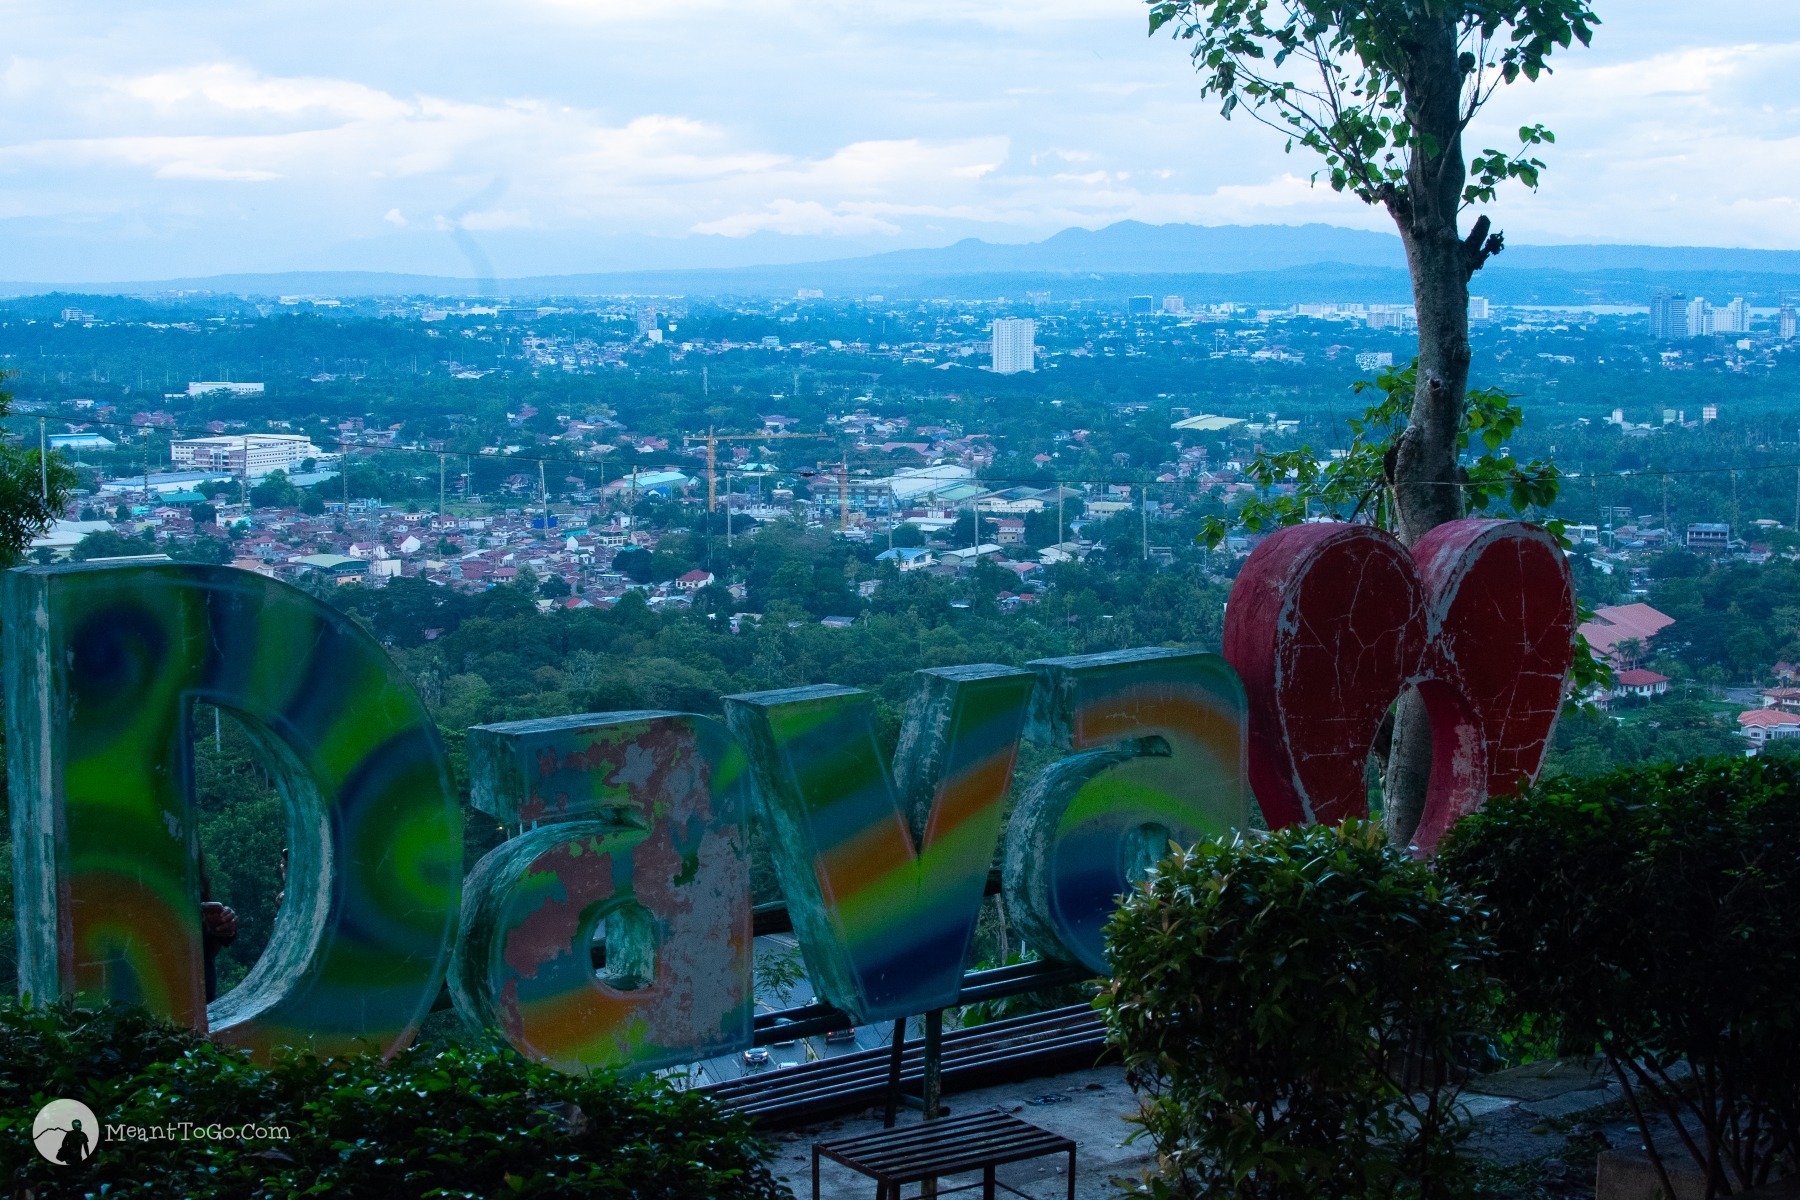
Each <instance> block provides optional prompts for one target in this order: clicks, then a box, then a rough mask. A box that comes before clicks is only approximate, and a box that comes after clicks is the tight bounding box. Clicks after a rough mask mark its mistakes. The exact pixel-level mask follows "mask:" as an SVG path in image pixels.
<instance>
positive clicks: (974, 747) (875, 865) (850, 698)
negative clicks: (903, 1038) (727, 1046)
mask: <svg viewBox="0 0 1800 1200" xmlns="http://www.w3.org/2000/svg"><path fill="white" fill-rule="evenodd" d="M913 680H914V686H913V694H912V697H911V699H910V700H909V701H908V704H907V710H906V721H905V724H904V726H903V727H902V729H901V732H900V742H899V746H898V747H897V749H896V751H895V755H894V757H895V769H894V773H893V775H892V776H890V775H889V774H888V770H887V763H886V762H885V761H884V758H885V756H884V755H883V754H882V752H881V747H880V745H879V743H878V741H877V738H876V729H875V704H874V697H873V696H872V695H871V694H870V693H868V692H865V691H861V690H859V689H857V688H846V687H838V686H836V685H834V684H823V685H820V686H818V687H803V688H786V689H782V690H779V691H772V692H755V693H751V694H749V695H743V696H727V697H726V698H725V723H726V724H727V725H728V726H729V727H730V729H731V732H732V733H733V734H735V735H736V736H737V739H738V741H739V742H740V743H741V744H742V745H743V747H744V750H745V753H746V754H747V755H748V756H749V760H750V774H751V778H752V780H753V782H754V784H755V794H756V803H757V809H758V811H759V813H760V814H761V816H762V820H763V822H764V830H765V833H766V836H767V837H768V841H769V850H770V852H771V856H772V857H773V859H774V864H775V875H776V878H777V879H778V880H779V881H780V883H781V889H782V892H783V893H784V894H785V895H786V896H787V901H788V912H789V915H790V916H791V917H792V919H793V922H794V932H795V934H796V935H797V936H798V938H799V940H800V950H801V953H802V955H803V956H804V957H805V960H806V968H807V974H808V975H809V976H810V978H811V980H812V983H813V986H814V988H816V989H817V991H818V993H819V995H820V997H821V998H822V999H824V1000H826V1001H828V1002H830V1003H831V1004H834V1005H836V1006H837V1007H838V1008H841V1009H843V1010H844V1011H846V1012H848V1013H850V1014H851V1015H852V1017H853V1018H854V1019H856V1020H857V1021H865V1022H866V1021H878V1020H883V1019H888V1018H893V1017H901V1016H908V1015H911V1014H913V1013H920V1012H928V1011H930V1010H932V1009H936V1008H943V1007H946V1006H948V1005H951V1004H954V1003H955V1002H956V997H957V994H958V992H959V991H960V990H961V987H962V974H963V964H964V960H965V959H966V958H967V956H968V951H969V943H970V942H971V941H972V940H973V939H974V936H975V922H976V919H977V918H978V917H979V916H980V915H981V901H982V897H983V895H984V894H985V891H986V885H987V878H988V870H989V868H990V867H991V866H992V864H993V861H994V851H995V849H996V847H997V846H998V844H999V840H1000V831H1001V824H1002V820H1003V818H1004V810H1005V805H1006V794H1007V789H1008V788H1009V787H1010V786H1011V783H1012V774H1013V767H1014V765H1015V764H1016V763H1017V761H1018V754H1019V738H1020V736H1021V734H1022V733H1023V731H1024V725H1025V714H1026V710H1027V707H1028V705H1029V702H1030V699H1031V690H1032V687H1033V684H1034V677H1033V675H1032V674H1031V672H1029V671H1016V670H1013V669H1012V668H1009V667H1000V666H994V665H992V664H982V665H977V666H969V667H946V668H940V669H937V670H930V671H919V672H916V673H915V674H914V676H913Z"/></svg>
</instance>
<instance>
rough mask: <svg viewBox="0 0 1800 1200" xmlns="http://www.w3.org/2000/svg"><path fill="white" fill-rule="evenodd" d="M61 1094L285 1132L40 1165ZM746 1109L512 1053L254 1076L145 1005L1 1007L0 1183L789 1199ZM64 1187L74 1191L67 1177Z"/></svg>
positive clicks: (221, 1194) (104, 1190)
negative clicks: (40, 1137) (45, 1115)
mask: <svg viewBox="0 0 1800 1200" xmlns="http://www.w3.org/2000/svg"><path fill="white" fill-rule="evenodd" d="M55 1097H69V1098H71V1099H78V1100H81V1101H83V1102H84V1103H86V1104H87V1105H88V1107H90V1108H92V1109H93V1110H94V1112H95V1114H96V1116H97V1117H98V1118H99V1120H100V1122H101V1124H102V1125H103V1126H105V1125H139V1126H167V1125H169V1124H170V1123H171V1122H174V1123H179V1122H183V1121H188V1122H193V1123H196V1124H199V1125H211V1124H213V1123H219V1124H226V1125H233V1126H241V1125H243V1124H245V1123H251V1124H254V1125H258V1126H264V1127H270V1126H274V1127H285V1130H286V1133H287V1135H288V1136H287V1137H286V1139H285V1140H283V1139H280V1138H265V1139H263V1140H260V1141H250V1142H242V1143H240V1142H236V1141H213V1140H186V1141H183V1140H179V1138H178V1139H177V1140H169V1141H153V1142H135V1143H133V1142H114V1141H107V1142H103V1143H102V1144H101V1146H100V1147H99V1150H98V1153H96V1154H95V1155H94V1157H92V1158H90V1159H89V1160H88V1162H87V1163H86V1164H85V1165H83V1166H82V1167H81V1168H79V1169H78V1170H76V1171H72V1170H71V1169H70V1168H68V1167H62V1166H55V1165H52V1164H50V1163H48V1162H46V1161H44V1160H43V1159H41V1158H40V1157H39V1156H38V1155H37V1154H36V1153H35V1152H34V1151H33V1150H32V1148H31V1122H32V1118H33V1116H34V1115H35V1114H36V1112H37V1110H38V1108H39V1107H40V1106H41V1105H42V1104H43V1103H44V1102H45V1101H46V1100H49V1099H52V1098H55ZM763 1158H764V1148H763V1146H762V1144H761V1143H760V1142H758V1141H757V1140H756V1138H755V1137H754V1136H753V1135H752V1134H751V1133H750V1131H749V1129H748V1127H747V1126H746V1124H745V1123H744V1122H743V1120H742V1119H741V1118H739V1117H737V1116H735V1115H732V1114H729V1113H725V1112H722V1111H721V1110H720V1109H718V1108H717V1107H716V1106H714V1105H713V1104H712V1103H711V1102H710V1101H708V1100H706V1099H705V1098H704V1097H702V1096H699V1095H696V1094H693V1093H684V1092H680V1091H677V1090H675V1089H674V1088H672V1087H670V1086H668V1085H667V1084H665V1083H662V1082H660V1081H657V1080H653V1079H644V1080H637V1081H632V1082H627V1081H623V1080H620V1079H618V1078H617V1077H615V1076H612V1075H606V1074H597V1075H593V1076H589V1077H586V1078H575V1077H571V1076H566V1075H559V1074H557V1073H556V1072H554V1071H551V1070H548V1069H546V1068H543V1067H538V1066H535V1065H532V1064H529V1063H526V1062H524V1061H523V1060H521V1059H519V1058H518V1057H517V1056H516V1055H512V1054H494V1053H476V1052H469V1051H464V1050H454V1049H453V1050H440V1051H425V1050H411V1051H406V1052H403V1053H402V1054H400V1055H398V1056H397V1057H396V1058H395V1059H394V1060H393V1061H391V1062H388V1063H383V1062H382V1061H381V1060H380V1059H378V1058H375V1057H365V1058H355V1059H337V1060H332V1061H323V1062H322V1061H320V1060H318V1059H316V1058H311V1057H302V1056H295V1057H291V1058H286V1059H283V1060H280V1061H278V1062H276V1063H275V1064H274V1065H273V1066H269V1067H264V1066H258V1065H256V1064H254V1063H251V1062H250V1061H249V1060H248V1059H246V1058H244V1057H243V1056H241V1055H239V1054H237V1053H234V1052H232V1051H229V1050H226V1049H222V1048H220V1047H217V1046H214V1045H213V1044H211V1043H210V1042H208V1041H207V1040H206V1039H205V1038H203V1037H200V1036H199V1035H197V1034H194V1033H191V1032H188V1031H185V1030H178V1029H175V1028H173V1027H171V1026H168V1025H164V1024H161V1023H159V1022H157V1021H155V1020H154V1019H152V1018H150V1017H148V1016H147V1015H146V1014H144V1013H143V1012H141V1011H140V1010H136V1009H130V1008H124V1007H119V1008H112V1009H107V1010H105V1011H93V1010H84V1009H78V1008H71V1007H56V1008H48V1009H27V1008H19V1007H17V1006H14V1005H12V1004H7V1005H5V1006H4V1007H0V1179H5V1180H6V1181H8V1182H9V1183H10V1184H12V1186H13V1188H14V1190H15V1192H17V1191H19V1190H20V1189H21V1185H24V1186H26V1187H38V1188H44V1189H46V1190H44V1191H43V1192H41V1193H40V1194H43V1195H56V1196H64V1195H69V1196H75V1195H80V1196H101V1195H129V1196H181V1197H188V1198H193V1200H210V1198H215V1197H216V1198H219V1200H225V1198H231V1200H240V1198H243V1200H249V1198H256V1200H262V1198H269V1200H275V1198H277V1197H279V1198H282V1200H287V1198H291V1197H302V1196H331V1197H333V1198H334V1200H365V1198H366V1200H408V1198H412V1197H420V1198H424V1197H433V1198H436V1197H442V1198H444V1200H463V1198H468V1200H475V1198H480V1200H488V1198H490V1197H497V1196H506V1197H515V1196H516V1197H531V1198H535V1200H548V1198H552V1197H577V1196H579V1197H583V1198H584V1200H586V1198H589V1197H595V1198H605V1197H620V1198H624V1197H630V1198H631V1200H665V1198H666V1200H697V1198H700V1197H714V1196H731V1197H743V1198H744V1200H776V1198H777V1197H780V1198H782V1200H786V1197H787V1195H788V1193H787V1190H786V1189H785V1188H783V1187H782V1186H781V1185H779V1184H778V1183H777V1182H776V1181H775V1179H774V1178H773V1176H772V1175H771V1174H770V1172H769V1170H768V1168H767V1166H766V1165H765V1164H764V1162H763ZM72 1184H73V1185H74V1186H73V1187H71V1185H72Z"/></svg>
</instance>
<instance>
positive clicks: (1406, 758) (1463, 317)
mask: <svg viewBox="0 0 1800 1200" xmlns="http://www.w3.org/2000/svg"><path fill="white" fill-rule="evenodd" d="M1401 86H1402V89H1403V91H1404V93H1405V96H1406V109H1407V118H1408V123H1409V124H1410V125H1411V127H1412V129H1413V131H1414V133H1415V135H1416V136H1417V137H1418V138H1419V141H1418V142H1417V144H1415V145H1414V147H1413V151H1412V155H1411V159H1410V162H1409V163H1408V167H1407V179H1406V188H1405V190H1404V191H1401V192H1396V193H1395V194H1394V195H1393V196H1391V197H1390V199H1389V200H1388V205H1387V207H1388V212H1389V214H1390V215H1391V216H1392V217H1393V218H1394V223H1395V225H1396V226H1398V228H1399V232H1400V240H1401V242H1402V244H1403V245H1404V246H1405V247H1406V265H1407V269H1408V270H1409V271H1410V272H1411V275H1412V287H1413V303H1414V305H1415V307H1416V308H1417V310H1418V314H1419V371H1418V385H1417V390H1416V391H1415V392H1414V393H1413V406H1412V412H1411V414H1410V416H1409V418H1408V421H1407V426H1406V429H1405V430H1404V431H1403V432H1402V433H1401V435H1400V438H1399V440H1398V442H1397V443H1396V444H1395V446H1394V449H1393V452H1392V454H1391V455H1390V458H1389V462H1390V464H1391V466H1390V468H1389V469H1390V477H1389V483H1390V484H1391V485H1392V487H1393V491H1394V509H1395V515H1396V518H1397V524H1398V527H1399V528H1398V532H1399V536H1400V540H1401V541H1402V542H1404V543H1405V544H1406V545H1408V546H1412V545H1413V544H1414V543H1416V542H1417V541H1418V540H1419V539H1420V538H1421V537H1423V536H1425V534H1426V533H1428V532H1429V531H1430V530H1432V529H1434V528H1436V527H1437V526H1439V525H1442V524H1443V523H1444V522H1446V521H1454V520H1456V519H1457V518H1459V517H1461V516H1462V485H1461V482H1460V481H1461V469H1460V467H1459V464H1458V463H1457V447H1456V441H1457V433H1458V431H1459V429H1460V428H1461V425H1462V416H1463V397H1464V395H1465V393H1466V392H1467V391H1468V386H1469V358H1470V352H1469V279H1470V276H1471V275H1473V274H1474V272H1475V270H1476V269H1477V268H1478V267H1479V266H1480V264H1481V262H1482V260H1483V259H1484V258H1485V257H1486V256H1487V255H1488V254H1490V253H1493V252H1494V251H1495V250H1497V248H1498V244H1499V243H1498V239H1492V240H1490V239H1489V237H1488V232H1487V221H1486V219H1485V218H1483V219H1482V220H1480V221H1478V222H1477V223H1476V226H1475V231H1474V232H1473V233H1472V234H1471V236H1470V238H1469V239H1468V240H1467V241H1465V240H1464V239H1463V238H1462V236H1461V235H1460V234H1459V233H1458V232H1457V217H1458V214H1459V212H1460V210H1461V208H1462V190H1463V184H1464V182H1465V180H1466V178H1467V173H1468V172H1467V168H1466V166H1465V164H1464V162H1463V148H1462V134H1461V132H1460V129H1459V125H1460V122H1461V118H1462V90H1463V71H1462V66H1461V64H1460V62H1459V61H1458V47H1457V36H1456V26H1455V24H1454V22H1452V21H1449V20H1443V19H1439V20H1434V21H1431V22H1429V23H1427V24H1425V25H1424V26H1422V27H1421V28H1420V30H1419V38H1418V40H1417V41H1416V42H1415V43H1413V44H1412V45H1411V46H1410V47H1409V53H1408V55H1407V62H1406V66H1405V68H1404V70H1403V71H1402V73H1401ZM1427 151H1433V153H1427ZM1430 777H1431V721H1430V718H1429V717H1427V716H1426V713H1425V707H1424V704H1423V702H1422V701H1421V700H1420V699H1419V696H1418V694H1417V693H1416V692H1408V693H1406V694H1405V695H1403V696H1402V697H1401V698H1400V700H1399V702H1398V709H1397V711H1396V712H1395V721H1394V740H1393V749H1392V752H1391V753H1390V754H1389V756H1388V764H1387V773H1386V778H1385V779H1384V780H1383V784H1382V794H1383V807H1382V815H1383V820H1384V822H1385V824H1386V826H1387V831H1388V837H1389V839H1390V840H1391V841H1392V842H1393V843H1394V844H1395V845H1398V846H1404V845H1406V844H1407V843H1408V842H1410V841H1411V839H1412V835H1413V833H1414V832H1415V831H1416V830H1417V829H1418V825H1419V818H1420V816H1421V815H1422V814H1423V812H1424V808H1425V790H1426V786H1427V784H1428V782H1429V780H1430Z"/></svg>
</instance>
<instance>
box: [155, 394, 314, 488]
mask: <svg viewBox="0 0 1800 1200" xmlns="http://www.w3.org/2000/svg"><path fill="white" fill-rule="evenodd" d="M258 386H261V385H258ZM332 457H333V456H330V455H326V454H324V453H323V452H321V451H320V450H319V448H318V447H317V446H315V445H313V444H312V439H311V438H309V437H306V436H305V435H304V434H297V433H240V434H224V435H221V436H219V437H197V438H178V439H176V440H175V441H173V442H170V443H169V461H170V463H171V464H172V465H173V466H174V467H175V469H176V470H187V471H205V470H214V471H230V472H231V473H232V474H233V475H237V476H239V477H241V478H245V479H261V478H262V477H263V476H265V475H267V474H269V473H270V472H271V471H286V472H288V473H289V474H293V473H294V472H295V471H297V470H299V469H300V464H301V463H303V462H305V461H306V460H307V459H309V458H310V459H313V460H314V461H315V462H317V461H319V460H321V459H327V458H332Z"/></svg>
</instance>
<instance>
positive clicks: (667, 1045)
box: [450, 712, 753, 1072]
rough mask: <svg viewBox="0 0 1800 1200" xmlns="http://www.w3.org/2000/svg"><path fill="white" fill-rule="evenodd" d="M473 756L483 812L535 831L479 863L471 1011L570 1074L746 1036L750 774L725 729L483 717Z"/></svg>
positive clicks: (702, 724) (661, 722)
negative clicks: (598, 942)
mask: <svg viewBox="0 0 1800 1200" xmlns="http://www.w3.org/2000/svg"><path fill="white" fill-rule="evenodd" d="M469 760H470V761H469V771H470V776H471V781H472V784H473V791H474V802H475V806H476V807H477V808H479V809H481V810H482V811H484V812H487V813H491V814H492V815H494V816H497V817H499V818H500V819H501V820H502V821H504V822H505V823H506V824H507V825H508V826H511V827H522V828H524V829H525V831H526V832H524V833H523V834H521V835H520V836H518V837H515V838H513V839H512V840H511V841H509V842H507V843H506V844H505V845H504V846H501V847H499V848H498V849H496V850H494V851H492V852H491V853H489V854H488V855H487V856H486V857H484V858H483V859H482V860H481V861H480V862H479V863H477V864H476V866H475V869H474V870H473V871H471V872H470V873H469V879H468V884H467V887H466V888H465V890H464V897H463V941H462V943H461V944H460V945H458V946H457V949H456V957H455V960H454V963H453V965H452V967H451V971H450V994H451V996H452V998H453V999H454V1000H455V1001H456V1007H457V1010H458V1011H459V1012H460V1013H461V1014H462V1016H463V1019H464V1020H465V1021H468V1022H469V1023H470V1024H472V1025H474V1026H476V1027H477V1028H487V1029H494V1030H498V1031H499V1032H500V1033H501V1034H502V1035H503V1036H504V1037H505V1038H506V1039H507V1041H509V1042H511V1043H512V1045H513V1046H514V1047H515V1048H516V1049H517V1050H518V1051H519V1052H520V1053H521V1054H524V1055H526V1056H527V1057H529V1058H533V1059H535V1060H537V1061H539V1062H543V1063H548V1064H549V1065H551V1066H553V1067H556V1068H557V1069H558V1070H563V1071H572V1072H580V1071H585V1070H591V1069H593V1068H595V1067H630V1068H632V1069H635V1070H650V1069H653V1068H656V1067H666V1066H674V1065H677V1064H680V1063H690V1062H694V1061H695V1060H697V1059H701V1058H707V1057H710V1056H712V1055H715V1054H727V1053H730V1052H731V1051H733V1050H737V1049H742V1048H743V1047H745V1046H748V1045H749V1044H750V1036H751V1023H752V1020H753V1012H752V1009H751V975H750V966H751V939H750V843H749V830H748V827H747V825H746V823H745V822H746V817H747V809H748V803H747V795H746V788H747V784H748V780H747V778H746V776H745V773H744V756H743V753H742V752H741V751H740V750H739V749H738V748H737V744H736V743H735V742H733V741H732V740H731V736H730V735H729V734H727V733H726V732H725V728H724V726H722V725H720V724H719V722H717V721H715V720H711V719H709V718H707V717H697V716H693V715H691V714H688V713H669V712H629V713H590V714H587V715H585V716H575V717H561V718H555V719H551V720H543V721H512V722H508V723H506V724H503V725H478V726H476V727H475V728H473V729H471V730H469ZM601 929H604V931H605V946H606V965H605V968H604V970H603V971H602V972H601V973H600V974H598V975H597V974H596V973H595V970H594V967H593V965H592V959H591V956H590V953H589V948H590V946H591V945H592V944H593V942H594V934H595V933H596V932H597V931H600V930H601Z"/></svg>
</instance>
